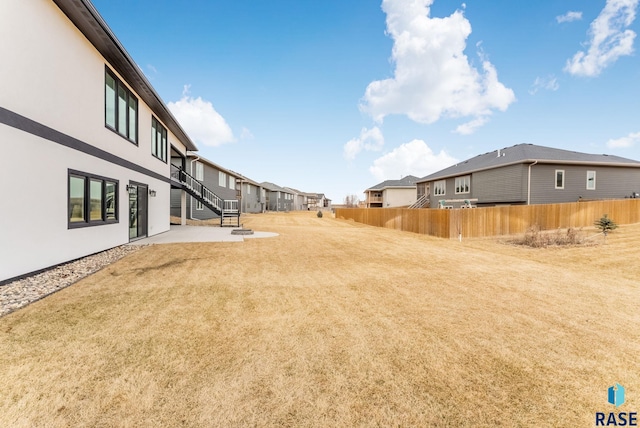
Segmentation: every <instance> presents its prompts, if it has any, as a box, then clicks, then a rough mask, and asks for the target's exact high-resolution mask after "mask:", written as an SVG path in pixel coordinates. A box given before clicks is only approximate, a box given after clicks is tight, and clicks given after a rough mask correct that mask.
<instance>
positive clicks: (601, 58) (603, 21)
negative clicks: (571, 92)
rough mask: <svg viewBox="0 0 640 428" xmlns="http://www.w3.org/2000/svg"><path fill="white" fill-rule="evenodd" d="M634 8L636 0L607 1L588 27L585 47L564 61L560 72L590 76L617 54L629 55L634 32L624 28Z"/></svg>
mask: <svg viewBox="0 0 640 428" xmlns="http://www.w3.org/2000/svg"><path fill="white" fill-rule="evenodd" d="M637 7H638V0H607V3H606V5H605V6H604V9H602V11H601V12H600V15H598V17H597V18H596V19H595V20H594V21H593V22H592V23H591V26H590V28H589V40H588V41H587V43H586V45H587V46H588V50H587V51H586V52H585V51H578V52H577V53H576V54H575V55H574V56H573V58H571V59H569V60H567V64H566V66H565V68H564V71H566V72H568V73H570V74H573V75H578V76H588V77H593V76H597V75H599V74H600V73H601V72H602V70H604V69H605V68H606V67H608V66H610V65H611V64H613V63H614V62H616V61H617V60H618V58H620V57H621V56H625V55H631V53H632V52H633V40H634V39H635V37H636V33H635V32H634V31H632V30H630V29H628V27H629V26H630V25H631V24H632V23H633V21H634V19H635V17H636V9H637Z"/></svg>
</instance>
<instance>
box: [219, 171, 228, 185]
mask: <svg viewBox="0 0 640 428" xmlns="http://www.w3.org/2000/svg"><path fill="white" fill-rule="evenodd" d="M218 186H220V187H227V174H225V173H224V172H222V171H218Z"/></svg>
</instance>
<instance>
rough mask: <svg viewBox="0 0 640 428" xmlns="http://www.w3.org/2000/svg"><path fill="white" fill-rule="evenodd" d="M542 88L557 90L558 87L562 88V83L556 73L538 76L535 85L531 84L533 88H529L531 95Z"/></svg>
mask: <svg viewBox="0 0 640 428" xmlns="http://www.w3.org/2000/svg"><path fill="white" fill-rule="evenodd" d="M540 89H546V90H548V91H557V90H558V89H560V84H559V83H558V79H557V78H556V76H554V75H550V76H547V77H536V80H534V82H533V85H531V89H529V93H530V94H531V95H535V94H536V93H537V92H538V91H539V90H540Z"/></svg>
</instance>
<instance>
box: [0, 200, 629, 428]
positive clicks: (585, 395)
mask: <svg viewBox="0 0 640 428" xmlns="http://www.w3.org/2000/svg"><path fill="white" fill-rule="evenodd" d="M243 223H244V225H245V227H249V228H252V229H254V230H261V231H273V232H278V233H279V234H280V236H278V237H276V238H269V239H253V240H247V241H245V242H244V243H199V244H172V245H156V246H150V247H146V248H143V249H142V250H140V251H138V252H135V253H133V254H131V255H129V256H127V257H126V258H124V259H122V260H120V261H119V262H117V263H115V264H113V265H111V266H109V267H107V268H105V269H103V270H102V271H100V272H98V273H97V274H94V275H93V276H91V277H88V278H85V279H84V280H82V281H80V282H78V283H77V284H75V285H73V286H71V287H69V288H66V289H64V290H62V291H60V292H58V293H56V294H54V295H52V296H50V297H47V298H46V299H44V300H41V301H39V302H36V303H34V304H32V305H30V306H28V307H26V308H24V309H21V310H18V311H16V312H14V313H12V314H10V315H8V316H5V317H3V318H0V385H1V389H0V426H3V427H5V426H6V427H22V426H24V427H31V426H46V427H66V426H73V427H82V426H86V427H102V426H105V427H106V426H129V427H138V426H148V427H161V426H162V427H169V426H190V427H203V426H206V427H216V426H220V427H235V426H242V427H244V426H257V427H281V426H291V427H299V426H302V427H305V426H318V427H326V426H341V427H343V426H344V427H350V426H363V427H370V426H371V427H374V426H421V427H422V426H437V427H447V426H450V427H466V426H468V427H494V426H505V427H511V426H523V427H547V426H567V427H581V426H584V427H588V426H594V425H595V413H596V412H610V411H615V412H618V411H626V412H630V411H640V308H639V303H640V260H639V257H638V249H639V248H640V225H633V226H621V227H620V228H619V229H617V230H616V231H615V232H614V233H612V234H610V235H609V237H608V238H607V244H606V245H596V246H585V247H570V248H546V249H531V248H525V247H517V246H513V245H508V244H505V243H500V242H498V241H497V240H495V239H481V240H467V241H463V242H458V241H449V240H442V239H437V238H431V237H427V236H421V235H417V234H411V233H404V232H398V231H394V230H387V229H381V228H374V227H369V226H363V225H360V224H356V223H353V222H347V221H341V220H336V219H333V218H330V216H327V215H325V217H324V218H321V219H319V218H317V217H316V216H315V213H314V212H311V213H308V212H305V213H288V214H284V213H283V214H263V215H252V216H246V217H244V218H243ZM598 239H599V238H598ZM616 382H618V383H620V384H621V385H623V386H625V387H626V391H627V402H626V403H625V404H624V405H623V406H621V407H619V408H617V409H616V408H615V407H614V406H612V405H610V404H608V403H607V388H608V387H609V386H611V385H613V384H614V383H616Z"/></svg>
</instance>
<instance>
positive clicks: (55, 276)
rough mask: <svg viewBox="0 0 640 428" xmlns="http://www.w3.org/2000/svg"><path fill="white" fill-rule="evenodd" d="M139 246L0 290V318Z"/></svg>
mask: <svg viewBox="0 0 640 428" xmlns="http://www.w3.org/2000/svg"><path fill="white" fill-rule="evenodd" d="M140 248H142V246H136V245H121V246H119V247H115V248H112V249H110V250H106V251H102V252H100V253H96V254H93V255H91V256H87V257H83V258H81V259H78V260H74V261H72V262H69V263H64V264H62V265H59V266H56V267H54V268H51V269H47V270H46V271H44V272H40V273H37V274H35V275H30V276H28V277H25V278H22V279H18V280H16V281H12V282H9V283H7V284H5V285H2V286H0V317H1V316H4V315H7V314H9V313H11V312H13V311H15V310H16V309H20V308H22V307H24V306H27V305H28V304H29V303H32V302H35V301H36V300H40V299H42V298H44V297H46V296H48V295H49V294H52V293H55V292H56V291H59V290H61V289H63V288H65V287H68V286H70V285H71V284H74V283H75V282H77V281H79V280H81V279H82V278H84V277H86V276H89V275H91V274H92V273H95V272H97V271H99V270H100V269H102V268H103V267H105V266H107V265H109V264H111V263H113V262H115V261H117V260H119V259H121V258H122V257H124V256H126V255H127V254H129V253H132V252H134V251H138V250H139V249H140Z"/></svg>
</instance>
